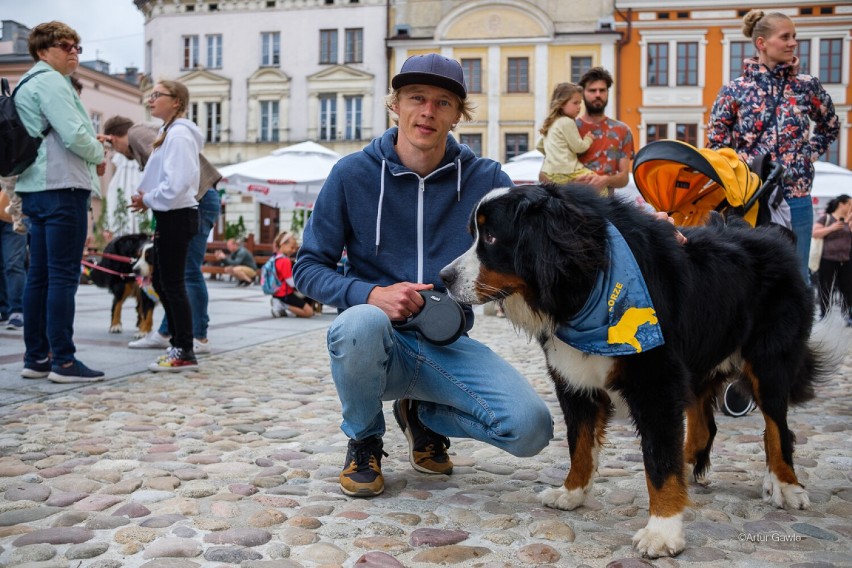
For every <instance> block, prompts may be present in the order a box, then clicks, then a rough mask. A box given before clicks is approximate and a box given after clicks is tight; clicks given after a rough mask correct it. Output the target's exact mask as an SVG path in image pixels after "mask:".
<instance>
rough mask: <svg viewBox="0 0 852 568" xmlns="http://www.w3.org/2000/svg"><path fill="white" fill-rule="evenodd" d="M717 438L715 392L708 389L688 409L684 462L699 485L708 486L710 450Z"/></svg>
mask: <svg viewBox="0 0 852 568" xmlns="http://www.w3.org/2000/svg"><path fill="white" fill-rule="evenodd" d="M715 437H716V421H715V420H714V419H713V391H712V390H711V389H708V390H707V391H706V392H704V393H702V394H701V395H700V397H699V398H697V399H696V400H694V401H693V402H692V404H690V405H689V406H688V407H687V408H686V445H685V447H684V452H683V456H684V462H686V469H687V473H691V474H692V475H693V477H694V479H695V481H696V482H697V483H699V484H702V485H704V484H706V480H705V478H704V474H705V473H706V472H707V469H708V468H709V467H710V448H711V447H712V446H713V439H714V438H715Z"/></svg>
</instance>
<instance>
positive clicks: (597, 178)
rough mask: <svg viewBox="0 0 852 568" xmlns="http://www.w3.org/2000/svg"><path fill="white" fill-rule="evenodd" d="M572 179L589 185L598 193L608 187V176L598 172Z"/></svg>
mask: <svg viewBox="0 0 852 568" xmlns="http://www.w3.org/2000/svg"><path fill="white" fill-rule="evenodd" d="M574 181H575V182H576V183H585V184H587V185H590V186H592V187H594V188H595V189H596V190H598V192H600V193H603V191H604V190H605V189H606V188H607V187H609V176H602V175H598V174H586V175H584V176H580V177H578V178H575V179H574Z"/></svg>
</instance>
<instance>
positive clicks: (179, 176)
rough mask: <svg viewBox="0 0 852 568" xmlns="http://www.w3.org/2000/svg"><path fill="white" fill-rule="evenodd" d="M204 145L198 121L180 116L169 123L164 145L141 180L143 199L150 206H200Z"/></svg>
mask: <svg viewBox="0 0 852 568" xmlns="http://www.w3.org/2000/svg"><path fill="white" fill-rule="evenodd" d="M160 132H162V129H161V130H160ZM203 148H204V136H203V135H202V134H201V130H199V129H198V126H196V125H195V123H194V122H192V121H190V120H187V119H185V118H179V119H177V120H175V121H174V122H173V123H172V124H171V126H169V131H168V133H167V134H166V139H165V141H164V142H163V145H162V146H160V147H159V148H157V149H156V150H154V151H153V152H152V153H151V157H150V158H149V159H148V163H147V164H146V165H145V171H144V173H143V174H142V181H140V182H139V191H140V192H141V193H142V201H143V202H144V203H145V205H146V206H148V208H149V209H152V210H154V211H172V210H174V209H185V208H187V207H198V202H197V201H196V200H195V193H196V192H197V191H198V178H199V176H200V165H199V161H198V154H199V153H200V152H201V150H202V149H203Z"/></svg>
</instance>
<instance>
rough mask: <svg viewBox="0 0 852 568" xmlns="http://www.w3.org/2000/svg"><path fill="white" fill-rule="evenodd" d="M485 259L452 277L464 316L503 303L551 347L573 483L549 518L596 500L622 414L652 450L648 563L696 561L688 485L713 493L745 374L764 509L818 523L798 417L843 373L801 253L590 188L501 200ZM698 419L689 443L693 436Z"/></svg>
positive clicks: (541, 190) (454, 267)
mask: <svg viewBox="0 0 852 568" xmlns="http://www.w3.org/2000/svg"><path fill="white" fill-rule="evenodd" d="M470 232H471V234H472V235H473V236H474V243H473V246H472V247H471V248H470V249H469V250H468V251H467V252H466V253H464V254H463V255H462V256H460V257H459V258H457V259H456V260H454V261H453V262H452V263H451V264H450V265H448V266H447V267H445V268H444V269H443V270H442V271H441V278H442V279H443V280H444V282H445V283H446V285H447V291H448V292H449V293H450V295H451V296H452V297H453V298H454V299H456V300H457V301H459V302H464V303H469V304H483V303H485V302H489V301H493V300H500V301H501V302H502V304H503V309H504V311H505V314H506V317H507V318H508V319H509V320H510V321H511V322H512V323H513V324H514V325H515V326H516V327H517V328H520V329H522V330H524V331H525V332H526V333H527V334H528V336H529V337H530V338H533V339H535V340H537V341H538V342H539V344H540V345H541V347H542V349H543V350H544V353H545V356H546V360H547V367H548V372H549V375H550V378H551V379H552V380H553V383H554V385H555V387H556V395H557V397H558V399H559V404H560V406H561V408H562V410H563V414H564V417H565V423H566V425H567V428H568V444H569V448H570V454H571V467H570V470H569V472H568V475H567V477H566V479H565V482H564V483H563V486H562V487H559V488H551V489H547V490H545V491H543V492H542V493H541V500H542V501H543V503H544V504H545V505H547V506H550V507H554V508H558V509H567V510H570V509H575V508H577V507H579V506H580V505H582V504H583V502H584V501H585V499H586V495H587V494H588V492H589V490H590V489H591V486H592V481H593V480H594V477H595V471H596V469H597V466H598V455H599V453H600V450H601V448H602V446H603V443H604V438H605V430H606V426H607V422H608V421H609V419H610V417H611V415H612V412H613V410H612V404H611V400H612V398H611V397H617V398H620V399H622V400H623V401H624V402H625V403H626V405H627V408H628V409H629V412H630V416H631V418H632V419H633V422H634V424H635V426H636V429H637V431H638V434H639V435H640V437H641V445H642V454H643V458H644V464H645V478H646V482H647V487H648V493H649V498H650V518H649V520H648V523H647V525H646V526H645V528H643V529H641V530H639V531H638V532H637V533H636V535H635V536H634V537H633V542H634V545H635V546H636V548H637V549H638V551H639V552H641V553H642V554H643V555H646V556H649V557H658V556H674V555H677V554H678V553H679V552H681V551H682V550H683V549H684V547H685V542H686V541H685V538H684V531H683V514H684V509H685V508H686V506H687V504H688V501H689V499H688V496H687V484H686V477H687V476H686V475H685V473H686V472H688V473H691V474H692V475H693V476H694V477H695V479H696V481H700V480H702V478H703V476H704V474H705V473H706V472H707V470H708V468H709V466H710V449H711V447H712V444H713V438H714V436H715V434H716V423H715V420H714V418H713V408H714V404H715V400H716V397H717V396H718V394H719V391H720V389H721V388H723V387H724V385H725V383H726V382H727V381H729V380H730V379H731V378H732V377H735V376H738V375H739V374H742V375H743V376H745V377H746V378H747V379H748V385H749V387H750V390H751V391H752V394H753V396H754V400H755V402H756V403H757V405H758V407H759V408H760V410H761V411H762V412H763V417H764V420H765V422H766V430H765V433H764V442H765V449H766V472H765V476H764V480H763V497H764V500H765V501H768V502H770V503H772V504H773V505H775V506H776V507H789V508H791V509H804V508H806V507H807V506H808V505H809V504H810V501H809V498H808V493H807V492H806V491H805V488H804V487H803V486H802V484H801V483H799V480H798V478H797V477H796V473H795V470H794V468H793V444H794V439H795V438H794V435H793V433H792V432H791V431H790V429H789V428H788V426H787V409H788V405H789V404H797V403H802V402H805V401H807V400H809V399H811V398H812V397H813V396H814V386H815V384H817V383H818V382H819V381H821V380H824V379H826V378H828V376H830V374H831V373H832V372H833V370H834V368H835V361H834V357H832V355H831V354H830V353H827V352H826V351H827V350H825V349H824V348H821V347H820V348H818V347H817V346H816V345H815V343H816V342H815V341H812V340H811V327H812V323H813V298H812V297H811V294H810V292H809V290H808V287H807V286H806V284H805V282H804V279H803V278H802V277H801V274H800V269H799V263H798V259H797V257H796V254H795V250H794V248H793V247H791V246H790V242H789V240H788V239H787V237H786V236H784V235H783V234H781V232H780V231H778V230H777V229H775V228H773V227H757V228H751V227H748V226H747V225H746V224H745V223H744V222H731V223H729V224H726V223H725V222H724V220H722V219H721V218H720V219H716V220H715V221H714V222H712V223H711V224H710V225H709V226H702V227H694V228H686V229H682V232H683V233H684V234H685V235H686V237H687V242H686V243H685V244H680V243H678V242H677V240H676V239H675V236H674V234H673V233H674V230H673V228H672V227H671V226H670V225H668V224H667V223H664V222H661V221H659V220H656V219H654V218H653V217H652V216H650V215H648V214H646V213H644V212H642V211H640V210H639V209H637V208H636V207H634V206H633V205H630V204H625V203H623V202H621V201H619V200H618V199H616V198H603V197H600V196H598V195H596V194H595V193H594V192H593V191H591V190H590V189H589V188H587V187H585V186H581V185H568V186H564V187H557V186H552V185H545V186H539V185H533V186H520V187H515V188H507V189H497V190H494V191H492V192H491V193H489V194H488V195H486V196H485V197H484V198H483V199H482V200H481V201H480V203H479V204H478V205H477V206H476V208H475V210H474V211H473V214H472V215H471V220H470ZM684 416H686V424H687V428H686V434H685V435H684V428H683V422H684Z"/></svg>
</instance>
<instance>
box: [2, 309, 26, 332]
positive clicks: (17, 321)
mask: <svg viewBox="0 0 852 568" xmlns="http://www.w3.org/2000/svg"><path fill="white" fill-rule="evenodd" d="M6 329H11V330H12V331H21V330H23V329H24V314H19V313H14V314H12V315H10V316H9V321H7V322H6Z"/></svg>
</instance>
